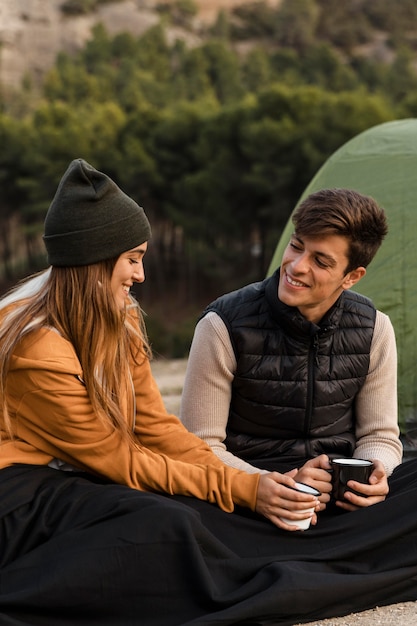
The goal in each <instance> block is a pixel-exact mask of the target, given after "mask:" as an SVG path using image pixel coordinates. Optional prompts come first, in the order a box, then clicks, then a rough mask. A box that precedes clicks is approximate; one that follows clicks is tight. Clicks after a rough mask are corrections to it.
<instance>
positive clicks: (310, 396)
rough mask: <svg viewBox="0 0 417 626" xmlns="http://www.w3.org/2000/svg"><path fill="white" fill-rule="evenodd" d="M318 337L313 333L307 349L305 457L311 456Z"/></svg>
mask: <svg viewBox="0 0 417 626" xmlns="http://www.w3.org/2000/svg"><path fill="white" fill-rule="evenodd" d="M318 351H319V337H318V333H314V335H313V337H312V339H311V342H310V349H309V351H308V368H307V377H308V378H307V406H306V418H305V441H306V457H307V458H310V457H311V445H310V427H311V417H312V414H313V400H314V378H315V377H314V370H315V367H318V366H319V357H318Z"/></svg>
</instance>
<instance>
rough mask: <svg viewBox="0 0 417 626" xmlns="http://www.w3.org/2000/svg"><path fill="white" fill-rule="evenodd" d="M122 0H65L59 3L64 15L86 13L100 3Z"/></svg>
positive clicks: (93, 9) (90, 11)
mask: <svg viewBox="0 0 417 626" xmlns="http://www.w3.org/2000/svg"><path fill="white" fill-rule="evenodd" d="M121 1H122V0H65V2H63V3H62V4H61V11H62V12H63V13H64V14H66V15H70V16H71V15H88V14H89V13H92V12H93V11H95V10H96V9H97V8H98V7H99V6H100V4H109V3H110V2H121Z"/></svg>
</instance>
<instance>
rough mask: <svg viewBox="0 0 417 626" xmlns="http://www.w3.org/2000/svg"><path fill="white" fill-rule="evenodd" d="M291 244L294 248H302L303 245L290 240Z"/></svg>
mask: <svg viewBox="0 0 417 626" xmlns="http://www.w3.org/2000/svg"><path fill="white" fill-rule="evenodd" d="M290 246H291V248H293V249H294V250H301V246H300V245H298V244H297V243H294V242H293V241H290Z"/></svg>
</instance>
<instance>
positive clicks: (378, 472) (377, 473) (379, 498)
mask: <svg viewBox="0 0 417 626" xmlns="http://www.w3.org/2000/svg"><path fill="white" fill-rule="evenodd" d="M372 462H373V464H374V470H373V472H372V474H371V476H370V477H369V484H364V483H358V482H356V481H355V480H349V481H348V483H347V486H348V487H350V488H351V489H354V490H355V491H358V492H359V493H363V495H364V496H367V497H362V496H358V495H356V494H355V493H352V492H351V491H346V492H345V495H344V499H345V500H347V501H348V502H345V501H340V500H337V502H336V505H337V506H338V507H340V508H341V509H345V510H346V511H356V510H357V509H360V508H362V507H365V506H371V505H372V504H376V503H377V502H383V501H384V500H385V498H386V497H387V495H388V492H389V487H388V479H387V474H386V472H385V468H384V465H383V464H382V463H381V461H377V460H375V459H373V460H372Z"/></svg>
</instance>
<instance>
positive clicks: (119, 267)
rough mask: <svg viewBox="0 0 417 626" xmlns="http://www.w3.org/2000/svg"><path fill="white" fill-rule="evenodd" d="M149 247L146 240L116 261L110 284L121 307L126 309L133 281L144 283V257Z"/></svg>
mask: <svg viewBox="0 0 417 626" xmlns="http://www.w3.org/2000/svg"><path fill="white" fill-rule="evenodd" d="M147 248H148V242H147V241H145V242H144V243H142V244H141V245H140V246H137V247H136V248H132V250H127V252H123V253H122V254H121V255H120V256H119V258H118V259H117V261H116V264H115V266H114V269H113V273H112V277H111V281H110V286H111V290H112V292H113V296H114V299H115V300H116V303H117V306H118V307H119V309H121V310H122V309H124V307H125V303H126V298H127V296H128V295H129V291H130V288H131V287H132V285H133V283H143V281H144V280H145V270H144V267H143V257H144V256H145V252H146V250H147Z"/></svg>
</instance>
